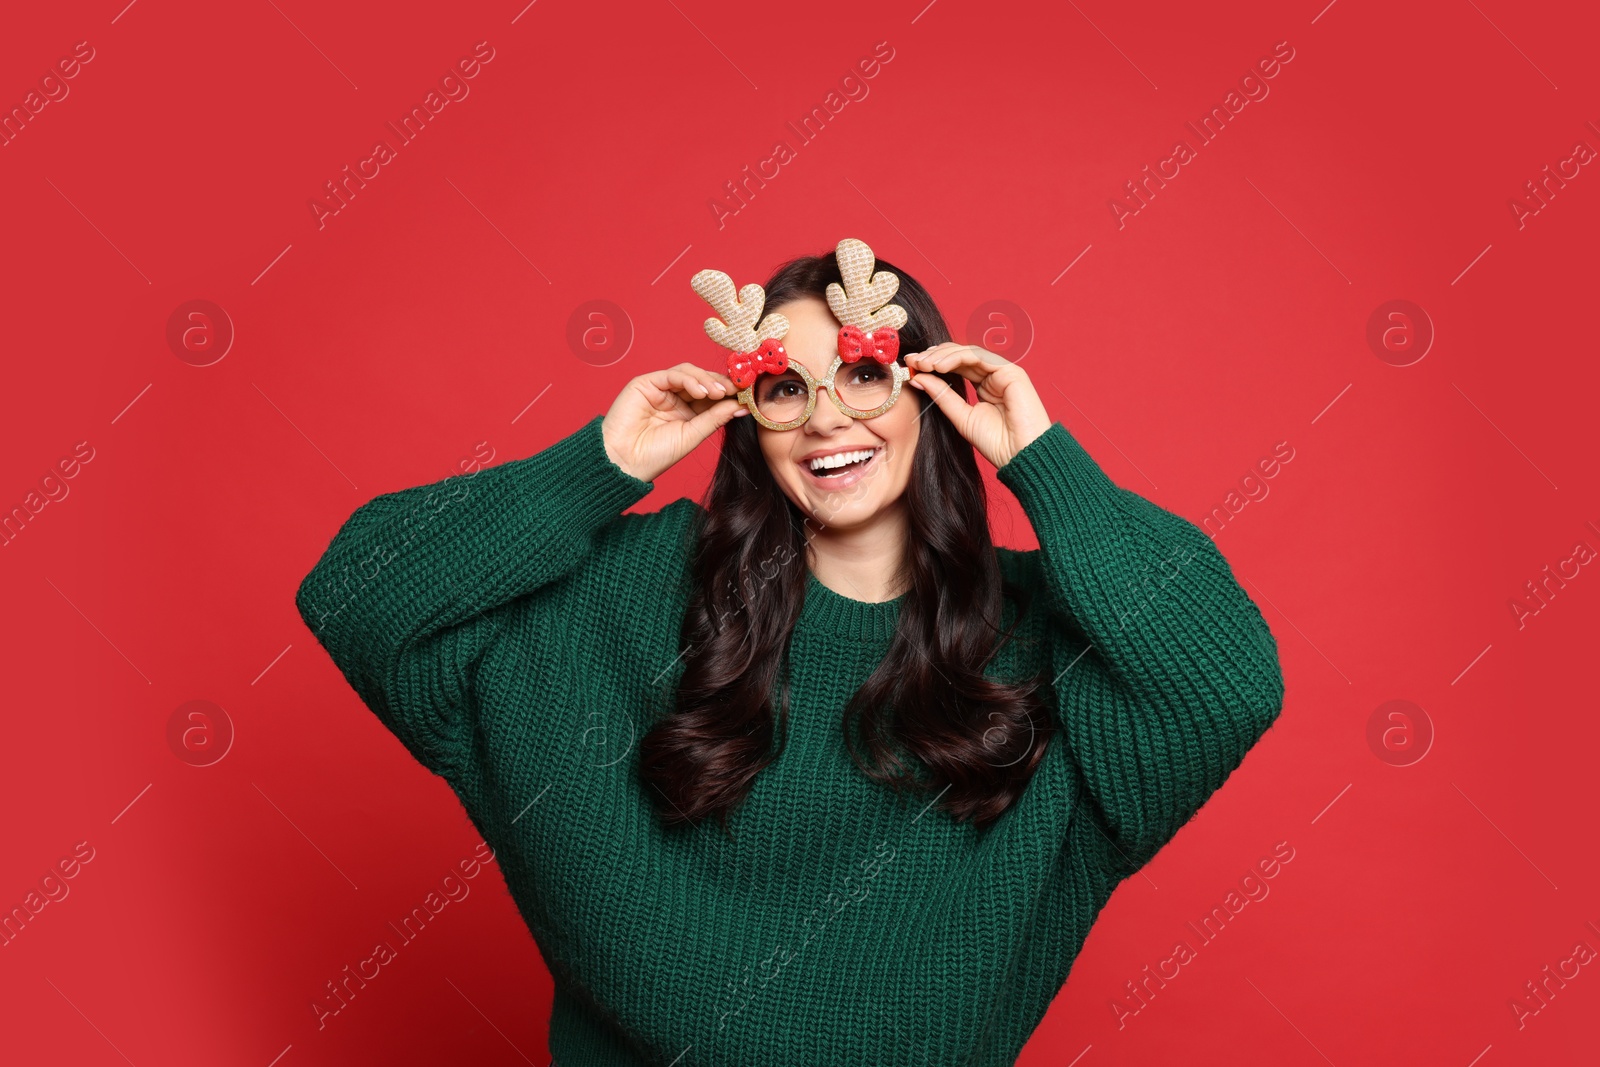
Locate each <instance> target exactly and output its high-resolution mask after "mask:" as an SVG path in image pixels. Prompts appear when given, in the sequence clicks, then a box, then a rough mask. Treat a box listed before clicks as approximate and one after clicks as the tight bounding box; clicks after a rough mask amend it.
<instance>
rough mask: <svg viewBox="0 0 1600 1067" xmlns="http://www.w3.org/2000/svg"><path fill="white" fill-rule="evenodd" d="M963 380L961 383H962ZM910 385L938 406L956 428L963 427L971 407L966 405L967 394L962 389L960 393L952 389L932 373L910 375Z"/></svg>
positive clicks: (922, 372) (924, 372)
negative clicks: (925, 394) (926, 395)
mask: <svg viewBox="0 0 1600 1067" xmlns="http://www.w3.org/2000/svg"><path fill="white" fill-rule="evenodd" d="M964 381H965V380H964V379H963V383H964ZM911 385H912V387H913V388H917V389H921V390H922V391H923V392H924V393H927V394H928V396H929V397H931V398H932V399H933V402H934V403H935V404H937V405H939V410H940V411H943V412H944V413H945V415H947V416H948V417H949V419H950V421H951V422H952V423H954V424H955V425H956V426H965V425H966V420H967V418H968V416H969V415H971V412H970V411H969V410H968V409H970V408H971V407H972V405H971V404H968V403H967V393H966V390H965V389H964V388H963V389H961V390H960V391H957V390H955V389H952V388H951V387H950V384H949V383H948V382H946V381H945V380H944V379H943V378H941V377H939V376H938V375H937V374H934V373H933V372H932V371H919V372H918V373H916V374H914V375H912V377H911Z"/></svg>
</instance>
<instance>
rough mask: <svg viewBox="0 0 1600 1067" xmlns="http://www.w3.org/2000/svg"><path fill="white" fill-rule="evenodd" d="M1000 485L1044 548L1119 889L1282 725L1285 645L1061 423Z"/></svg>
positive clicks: (1082, 740)
mask: <svg viewBox="0 0 1600 1067" xmlns="http://www.w3.org/2000/svg"><path fill="white" fill-rule="evenodd" d="M997 477H998V478H999V479H1000V481H1001V483H1002V484H1004V485H1006V486H1007V487H1008V488H1010V489H1011V490H1012V491H1013V492H1014V493H1015V494H1016V496H1017V498H1018V500H1019V501H1020V502H1021V504H1022V507H1023V510H1024V511H1025V512H1026V513H1027V516H1028V519H1029V521H1030V522H1031V523H1032V525H1033V529H1034V532H1035V534H1036V535H1037V536H1038V538H1039V546H1040V551H1039V553H1038V566H1039V569H1040V571H1041V572H1042V573H1041V574H1040V576H1039V577H1040V579H1041V581H1042V584H1043V586H1044V589H1045V591H1046V593H1047V597H1046V599H1047V602H1048V603H1049V606H1050V607H1049V610H1050V612H1051V615H1052V620H1053V625H1052V632H1053V634H1054V638H1055V639H1054V643H1053V648H1052V655H1051V659H1052V672H1051V673H1052V676H1053V678H1054V679H1055V682H1054V684H1055V691H1056V697H1057V712H1058V716H1059V719H1060V722H1061V724H1062V727H1063V729H1064V732H1065V735H1066V740H1067V743H1068V746H1069V748H1070V750H1071V752H1072V754H1073V756H1074V758H1075V760H1076V762H1077V763H1078V765H1079V767H1080V768H1081V770H1082V773H1083V776H1084V781H1085V783H1086V786H1087V788H1088V790H1089V793H1090V795H1091V796H1092V797H1093V799H1094V801H1095V805H1096V807H1097V809H1098V811H1097V812H1095V813H1094V814H1095V815H1096V817H1097V818H1098V819H1099V820H1100V822H1101V826H1102V832H1103V834H1104V835H1105V836H1106V837H1107V838H1108V841H1109V846H1110V847H1107V848H1106V849H1105V850H1104V852H1105V856H1106V863H1107V864H1108V865H1109V867H1110V868H1111V870H1112V873H1113V875H1114V877H1116V878H1123V877H1126V876H1127V875H1129V874H1131V873H1132V872H1133V871H1134V870H1136V869H1138V868H1139V867H1140V866H1143V865H1144V864H1145V863H1146V862H1147V861H1149V860H1150V858H1151V857H1153V856H1154V855H1155V854H1156V852H1157V850H1159V849H1160V848H1161V846H1162V845H1164V844H1166V842H1167V841H1168V840H1170V839H1171V838H1172V836H1173V835H1174V834H1176V833H1177V832H1178V830H1179V829H1180V828H1182V826H1183V824H1184V823H1186V822H1187V821H1188V820H1189V818H1190V817H1191V816H1193V815H1194V813H1195V812H1196V811H1197V810H1198V809H1199V808H1200V806H1201V805H1202V804H1204V803H1205V801H1206V798H1208V797H1209V796H1210V795H1211V794H1212V793H1213V792H1215V791H1216V790H1217V788H1218V787H1220V786H1221V785H1222V783H1223V781H1224V780H1225V779H1226V778H1227V777H1228V775H1229V774H1231V773H1232V772H1233V771H1234V769H1235V768H1237V767H1238V766H1239V764H1240V763H1241V762H1242V761H1243V760H1244V757H1245V754H1246V753H1247V752H1248V751H1249V750H1250V748H1251V746H1253V745H1254V744H1255V743H1256V742H1257V741H1258V740H1259V739H1260V738H1261V736H1262V734H1264V733H1265V732H1266V730H1267V728H1268V727H1269V726H1271V725H1272V723H1273V721H1274V720H1276V719H1277V717H1278V714H1279V712H1280V711H1281V710H1282V707H1283V695H1284V682H1283V673H1282V670H1281V667H1280V665H1279V662H1278V647H1277V641H1276V639H1275V638H1274V637H1273V635H1272V631H1271V630H1270V629H1268V627H1267V623H1266V620H1265V619H1263V618H1262V615H1261V612H1260V610H1259V609H1258V608H1257V607H1256V605H1255V603H1254V602H1253V601H1251V599H1250V597H1249V596H1248V595H1247V594H1246V593H1245V591H1244V589H1243V588H1241V587H1240V585H1239V583H1238V582H1237V581H1236V580H1235V578H1234V576H1233V572H1232V569H1231V568H1230V567H1229V565H1228V562H1227V560H1226V559H1225V558H1224V557H1223V555H1222V553H1221V552H1220V551H1218V550H1217V547H1216V546H1215V545H1214V544H1212V542H1211V540H1210V538H1208V537H1207V536H1206V535H1205V533H1204V532H1203V531H1202V530H1200V529H1199V527H1197V526H1195V525H1194V524H1193V523H1191V522H1189V521H1188V520H1187V519H1184V518H1183V517H1182V516H1179V515H1177V514H1174V513H1173V512H1170V511H1167V510H1166V509H1164V508H1162V507H1160V506H1159V505H1157V504H1155V503H1153V502H1151V501H1149V500H1146V499H1145V498H1144V497H1141V496H1139V495H1138V494H1137V493H1134V492H1131V491H1129V490H1126V489H1123V488H1121V487H1119V486H1118V485H1116V483H1114V482H1113V481H1112V480H1111V479H1110V477H1109V476H1108V475H1107V474H1106V473H1105V472H1104V471H1103V470H1102V469H1101V468H1100V467H1099V465H1098V464H1096V463H1095V461H1094V459H1093V457H1091V456H1090V455H1089V454H1088V452H1086V451H1085V450H1084V449H1083V446H1082V445H1080V444H1079V443H1078V442H1077V441H1076V440H1075V439H1074V438H1073V437H1072V435H1071V434H1070V433H1068V432H1067V429H1066V427H1064V426H1063V425H1062V424H1061V423H1059V422H1055V423H1052V424H1051V425H1050V428H1049V429H1048V430H1046V431H1045V432H1044V433H1043V434H1041V435H1040V436H1038V437H1037V438H1035V439H1034V440H1033V441H1032V442H1031V443H1030V444H1029V445H1027V446H1026V447H1025V448H1023V449H1022V450H1021V451H1019V452H1018V453H1017V454H1016V455H1015V456H1014V457H1013V458H1012V459H1011V460H1010V461H1009V462H1007V463H1006V464H1005V465H1004V466H1002V467H1000V468H999V470H998V474H997Z"/></svg>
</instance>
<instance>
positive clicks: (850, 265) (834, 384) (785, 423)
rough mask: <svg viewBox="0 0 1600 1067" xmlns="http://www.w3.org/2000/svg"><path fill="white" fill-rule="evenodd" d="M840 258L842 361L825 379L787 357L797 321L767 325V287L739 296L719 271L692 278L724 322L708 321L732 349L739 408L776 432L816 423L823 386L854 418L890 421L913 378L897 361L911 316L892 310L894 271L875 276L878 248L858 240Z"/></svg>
mask: <svg viewBox="0 0 1600 1067" xmlns="http://www.w3.org/2000/svg"><path fill="white" fill-rule="evenodd" d="M834 254H835V256H836V257H837V258H838V261H839V276H840V278H842V279H843V282H844V284H843V285H840V284H839V283H837V282H834V283H830V284H829V285H828V288H827V298H828V307H829V309H830V310H831V311H832V312H833V316H834V318H836V319H838V320H839V322H840V323H841V324H842V325H841V326H840V328H839V354H838V355H837V356H836V357H834V360H833V363H832V364H831V365H830V366H829V367H828V373H827V374H826V375H825V376H823V377H822V378H820V379H819V378H816V377H815V376H814V375H812V373H811V372H810V371H809V370H807V369H806V368H805V367H804V366H802V365H801V364H800V363H799V362H797V361H796V360H793V359H790V358H789V356H788V353H786V352H785V351H784V350H783V338H784V337H785V336H787V334H788V332H789V320H788V319H786V318H784V317H783V316H782V315H780V314H778V313H777V312H773V313H772V314H769V315H767V316H766V317H765V318H762V316H761V311H762V309H763V307H764V306H765V304H766V293H765V292H764V291H763V290H762V288H761V286H759V285H755V284H754V283H752V284H750V285H746V286H745V287H744V288H743V289H739V290H735V288H734V285H733V279H731V278H729V277H728V276H727V275H726V274H724V273H722V272H721V271H719V270H703V271H700V272H699V273H698V274H696V275H695V276H694V277H693V278H692V279H690V282H689V284H690V285H691V286H692V287H693V288H694V291H695V292H697V293H699V294H700V296H701V297H702V298H704V300H705V301H706V302H707V303H708V304H710V305H711V306H712V307H713V308H715V309H716V311H717V313H718V314H720V315H721V316H722V317H721V318H720V319H716V318H709V319H706V321H705V330H706V334H707V335H708V336H710V338H711V339H712V340H713V341H716V342H717V343H718V344H720V345H722V346H723V347H724V348H726V349H728V350H729V355H728V377H729V378H730V379H732V381H733V384H734V385H735V386H737V387H738V389H739V395H738V398H739V402H740V403H741V404H743V405H744V406H745V407H746V408H747V409H749V411H750V414H751V415H753V416H754V417H755V419H756V421H757V422H759V423H761V425H763V426H765V427H767V428H768V429H771V430H792V429H794V428H795V427H797V426H800V425H802V424H804V423H805V421H806V420H807V419H809V418H811V413H812V412H813V411H814V410H815V409H816V406H817V387H818V386H821V387H822V388H824V389H826V390H827V391H828V395H829V396H830V397H831V398H832V399H833V402H834V404H835V405H837V406H838V408H839V409H840V410H841V411H843V412H844V413H845V414H846V415H849V416H850V417H851V418H856V419H870V418H873V417H875V416H878V415H882V414H883V413H884V412H885V411H888V410H889V408H890V407H892V406H893V405H894V402H895V401H896V400H898V399H899V397H900V387H901V385H902V384H904V383H905V381H906V380H907V379H908V378H910V377H911V372H910V371H909V370H907V369H906V367H905V366H903V365H902V364H900V363H898V362H896V359H897V357H898V356H899V353H900V334H899V332H898V331H899V327H901V326H904V325H905V324H906V319H907V316H906V310H905V308H903V307H901V306H900V305H898V304H891V303H889V300H890V299H891V298H893V296H894V295H895V293H897V292H898V291H899V289H900V279H899V278H897V277H895V275H894V274H893V273H891V272H890V271H886V270H885V271H878V272H877V273H876V274H874V273H873V269H872V268H873V266H874V264H875V263H876V260H875V258H874V257H873V254H872V249H870V248H868V247H867V246H866V244H865V243H863V242H861V241H858V240H856V239H855V238H853V237H847V238H845V239H844V240H842V241H840V242H839V245H838V248H837V249H836V250H835V253H834Z"/></svg>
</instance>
